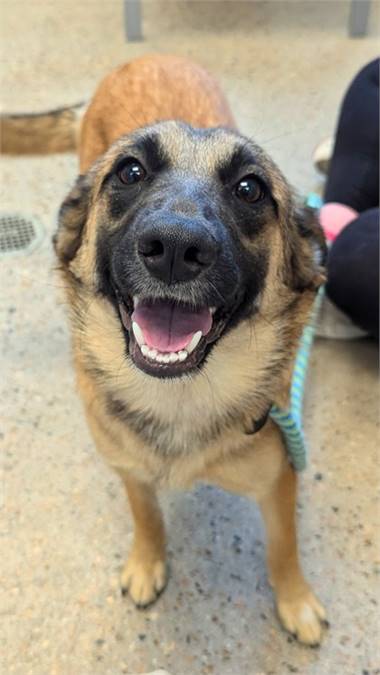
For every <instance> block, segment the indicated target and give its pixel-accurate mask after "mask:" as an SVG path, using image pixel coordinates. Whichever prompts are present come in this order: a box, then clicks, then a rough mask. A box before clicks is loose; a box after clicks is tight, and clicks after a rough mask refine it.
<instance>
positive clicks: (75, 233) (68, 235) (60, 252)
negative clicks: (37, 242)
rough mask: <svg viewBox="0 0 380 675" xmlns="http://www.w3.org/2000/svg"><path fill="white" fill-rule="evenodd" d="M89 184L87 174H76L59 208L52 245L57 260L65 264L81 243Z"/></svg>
mask: <svg viewBox="0 0 380 675" xmlns="http://www.w3.org/2000/svg"><path fill="white" fill-rule="evenodd" d="M91 186H92V181H91V179H90V176H89V174H85V175H83V176H78V178H77V180H76V182H75V185H74V187H73V188H72V190H71V191H70V192H69V194H68V195H67V197H66V198H65V200H64V201H63V203H62V205H61V208H60V209H59V213H58V230H57V233H56V234H55V235H54V237H53V245H54V249H55V252H56V254H57V257H58V259H59V261H60V262H61V263H62V264H63V265H65V266H66V265H68V264H69V263H70V262H71V260H73V259H74V258H75V255H76V253H77V251H78V250H79V248H80V245H81V243H82V236H83V231H84V227H85V224H86V221H87V216H88V212H89V207H90V200H91Z"/></svg>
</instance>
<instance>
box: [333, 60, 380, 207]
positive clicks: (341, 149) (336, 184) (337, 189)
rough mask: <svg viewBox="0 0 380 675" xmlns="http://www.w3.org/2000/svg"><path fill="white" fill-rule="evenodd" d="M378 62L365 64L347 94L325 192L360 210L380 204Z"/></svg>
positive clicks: (342, 108) (334, 200)
mask: <svg viewBox="0 0 380 675" xmlns="http://www.w3.org/2000/svg"><path fill="white" fill-rule="evenodd" d="M379 63H380V61H379V59H376V60H375V61H372V62H371V63H369V64H368V65H366V66H365V67H364V68H363V69H362V70H361V71H360V72H359V73H358V75H357V76H356V77H355V79H354V80H353V81H352V83H351V85H350V87H349V88H348V91H347V93H346V95H345V97H344V100H343V103H342V107H341V111H340V117H339V121H338V127H337V133H336V140H335V146H334V152H333V156H332V159H331V163H330V167H329V174H328V179H327V184H326V188H325V195H324V201H325V203H327V202H338V203H339V204H344V205H346V206H349V207H351V208H352V209H354V210H355V211H358V212H359V213H360V212H362V211H365V210H367V209H370V208H373V207H376V206H378V205H379Z"/></svg>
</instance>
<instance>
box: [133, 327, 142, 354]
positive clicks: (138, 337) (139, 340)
mask: <svg viewBox="0 0 380 675" xmlns="http://www.w3.org/2000/svg"><path fill="white" fill-rule="evenodd" d="M132 329H133V333H134V336H135V338H136V342H137V344H138V345H139V346H140V347H142V345H143V344H144V335H143V332H142V330H141V328H140V326H139V324H138V323H136V321H132ZM143 353H144V352H143Z"/></svg>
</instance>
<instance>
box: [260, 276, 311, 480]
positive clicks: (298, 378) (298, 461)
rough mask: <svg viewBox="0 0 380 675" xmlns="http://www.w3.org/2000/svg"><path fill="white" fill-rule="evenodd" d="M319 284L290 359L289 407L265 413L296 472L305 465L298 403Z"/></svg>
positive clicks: (305, 448)
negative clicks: (295, 350)
mask: <svg viewBox="0 0 380 675" xmlns="http://www.w3.org/2000/svg"><path fill="white" fill-rule="evenodd" d="M322 297H323V287H322V288H320V289H319V291H318V294H317V297H316V298H315V301H314V307H313V312H312V316H311V321H310V323H309V324H308V325H307V326H306V327H305V328H304V330H303V333H302V337H301V340H300V344H299V348H298V351H297V355H296V359H295V362H294V370H293V376H292V382H291V386H290V407H289V408H288V409H287V410H282V409H281V408H278V407H277V406H276V405H273V406H272V408H271V410H270V413H269V416H270V417H271V418H272V420H273V421H274V422H275V423H276V424H277V426H278V427H279V428H280V430H281V432H282V435H283V437H284V440H285V443H286V447H287V450H288V453H289V459H290V461H291V463H292V464H293V466H294V468H295V470H296V471H302V470H303V469H305V467H306V464H307V447H306V442H305V437H304V433H303V425H302V405H303V399H304V393H305V381H306V376H307V369H308V365H309V357H310V350H311V346H312V344H313V340H314V333H315V321H316V318H317V315H318V312H319V308H320V306H321V303H322Z"/></svg>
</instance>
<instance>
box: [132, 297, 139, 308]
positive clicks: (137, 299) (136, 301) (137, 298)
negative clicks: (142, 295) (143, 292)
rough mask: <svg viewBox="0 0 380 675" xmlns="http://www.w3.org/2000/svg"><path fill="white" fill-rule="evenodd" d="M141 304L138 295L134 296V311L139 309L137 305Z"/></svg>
mask: <svg viewBox="0 0 380 675" xmlns="http://www.w3.org/2000/svg"><path fill="white" fill-rule="evenodd" d="M139 302H140V299H139V297H138V295H134V296H133V306H134V309H136V307H137V305H138V304H139Z"/></svg>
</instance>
